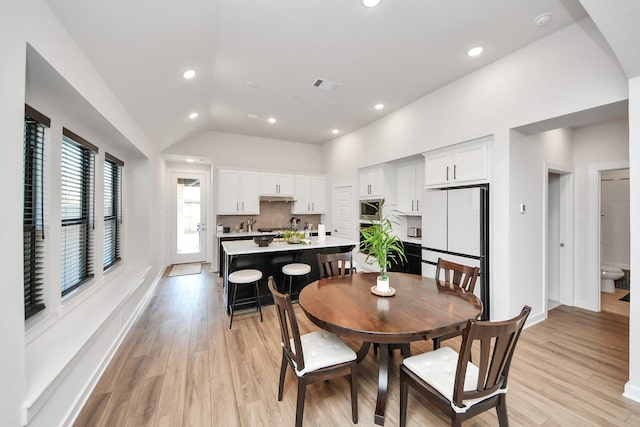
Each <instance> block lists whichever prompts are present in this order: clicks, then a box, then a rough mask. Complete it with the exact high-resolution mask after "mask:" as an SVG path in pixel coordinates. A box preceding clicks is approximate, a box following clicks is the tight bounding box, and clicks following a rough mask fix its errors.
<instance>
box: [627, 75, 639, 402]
mask: <svg viewBox="0 0 640 427" xmlns="http://www.w3.org/2000/svg"><path fill="white" fill-rule="evenodd" d="M629 167H630V170H629V174H630V177H631V180H630V196H631V213H630V216H631V271H635V272H638V271H640V77H635V78H632V79H630V80H629ZM636 274H637V273H636ZM631 289H632V290H633V289H636V290H635V292H636V294H637V293H638V291H637V289H640V287H639V286H638V284H637V281H636V283H633V282H631ZM630 305H631V307H630V309H629V382H628V383H627V384H626V385H625V388H624V395H625V396H627V397H629V398H632V399H634V400H636V401H637V402H640V363H638V360H640V298H634V299H633V300H632V301H631V302H630Z"/></svg>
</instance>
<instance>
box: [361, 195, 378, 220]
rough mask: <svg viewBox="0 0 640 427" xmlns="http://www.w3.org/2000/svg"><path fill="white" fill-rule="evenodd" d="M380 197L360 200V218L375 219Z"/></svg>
mask: <svg viewBox="0 0 640 427" xmlns="http://www.w3.org/2000/svg"><path fill="white" fill-rule="evenodd" d="M378 209H380V199H369V200H360V219H365V220H366V219H376V214H377V213H378Z"/></svg>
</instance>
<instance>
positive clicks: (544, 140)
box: [509, 129, 573, 321]
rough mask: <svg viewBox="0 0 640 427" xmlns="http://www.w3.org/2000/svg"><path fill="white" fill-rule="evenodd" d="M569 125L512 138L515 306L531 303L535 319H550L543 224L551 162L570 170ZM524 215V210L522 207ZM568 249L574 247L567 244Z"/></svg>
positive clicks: (512, 285)
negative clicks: (548, 168)
mask: <svg viewBox="0 0 640 427" xmlns="http://www.w3.org/2000/svg"><path fill="white" fill-rule="evenodd" d="M572 154H573V141H572V132H571V130H569V129H558V130H554V131H549V132H543V133H539V134H536V135H525V134H521V133H518V132H516V131H513V132H512V137H511V159H510V164H511V166H510V171H511V174H510V179H509V181H510V188H509V190H510V218H511V222H510V224H509V247H510V248H511V263H510V265H509V267H510V270H511V273H510V282H511V283H510V292H511V295H512V298H511V302H510V303H511V305H512V307H520V308H522V306H523V305H525V304H526V305H529V306H531V315H530V318H531V321H536V320H541V319H544V318H545V317H546V311H545V310H546V301H545V299H546V289H545V284H546V271H545V260H544V254H545V246H546V241H545V238H544V237H545V225H546V206H547V199H546V198H547V195H546V192H545V184H546V182H547V179H548V173H547V170H546V167H547V165H549V164H553V165H555V167H556V168H559V169H562V170H571V169H572ZM521 204H524V205H525V213H524V214H521V213H520V205H521ZM565 249H567V250H570V248H565Z"/></svg>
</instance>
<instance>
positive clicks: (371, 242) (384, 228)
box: [360, 199, 407, 293]
mask: <svg viewBox="0 0 640 427" xmlns="http://www.w3.org/2000/svg"><path fill="white" fill-rule="evenodd" d="M372 207H373V208H374V209H375V206H373V205H372ZM383 212H384V199H382V200H381V201H380V205H379V207H378V208H377V209H376V210H375V215H374V218H373V219H369V223H370V224H369V227H366V228H363V229H361V230H360V234H361V235H362V239H361V243H360V252H362V253H364V254H366V256H367V257H366V259H365V261H366V262H367V263H369V264H373V263H374V262H375V263H377V264H378V266H379V267H380V273H381V275H380V276H378V280H377V283H376V289H377V290H378V291H380V292H382V293H387V292H389V291H390V288H389V276H387V268H389V267H391V263H392V262H404V261H406V259H407V258H406V256H405V254H404V245H403V244H402V240H400V239H399V238H398V236H396V235H395V234H394V233H393V224H394V221H392V219H394V218H395V216H393V215H389V216H385V215H384V214H383Z"/></svg>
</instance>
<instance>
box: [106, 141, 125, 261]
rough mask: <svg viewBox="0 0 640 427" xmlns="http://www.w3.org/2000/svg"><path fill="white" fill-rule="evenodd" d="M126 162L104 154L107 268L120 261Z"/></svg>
mask: <svg viewBox="0 0 640 427" xmlns="http://www.w3.org/2000/svg"><path fill="white" fill-rule="evenodd" d="M123 167H124V162H122V161H121V160H118V159H117V158H115V157H113V156H112V155H110V154H109V153H105V154H104V263H103V267H104V269H105V270H107V269H108V268H110V267H111V266H113V265H114V264H115V263H116V262H118V261H120V244H121V239H122V168H123Z"/></svg>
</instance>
